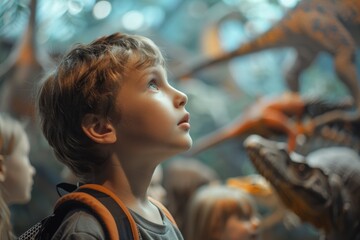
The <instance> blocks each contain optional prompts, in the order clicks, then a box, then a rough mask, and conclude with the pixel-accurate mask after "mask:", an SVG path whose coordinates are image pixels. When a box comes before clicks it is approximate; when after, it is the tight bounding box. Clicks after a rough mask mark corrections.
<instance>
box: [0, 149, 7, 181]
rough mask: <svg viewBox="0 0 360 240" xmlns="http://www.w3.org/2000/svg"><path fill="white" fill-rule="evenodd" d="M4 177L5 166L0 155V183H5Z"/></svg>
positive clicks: (3, 159)
mask: <svg viewBox="0 0 360 240" xmlns="http://www.w3.org/2000/svg"><path fill="white" fill-rule="evenodd" d="M5 176H6V166H5V158H4V156H3V155H1V154H0V182H4V181H5Z"/></svg>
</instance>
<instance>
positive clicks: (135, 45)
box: [38, 33, 186, 181]
mask: <svg viewBox="0 0 360 240" xmlns="http://www.w3.org/2000/svg"><path fill="white" fill-rule="evenodd" d="M164 65H165V62H164V58H163V56H162V54H161V52H160V50H159V48H158V47H157V46H156V45H155V44H154V43H153V42H152V41H151V40H150V39H148V38H145V37H142V36H137V35H127V34H121V33H116V34H113V35H110V36H105V37H102V38H100V39H98V40H95V41H93V42H91V43H90V44H83V45H77V46H75V47H74V48H73V49H72V50H71V51H70V52H69V53H68V54H66V55H65V56H64V58H63V60H62V61H61V62H60V64H59V66H58V67H57V68H56V69H55V71H54V72H52V73H51V74H50V75H49V76H48V77H47V78H46V79H45V81H44V82H43V83H42V86H41V87H40V91H39V94H38V110H39V114H40V119H41V126H42V130H43V133H44V135H45V137H46V138H47V140H48V141H49V144H50V145H51V146H52V148H53V149H54V152H55V154H56V156H57V158H58V159H59V160H60V161H62V162H63V163H65V164H66V165H67V166H68V167H69V168H70V169H71V170H72V171H73V172H74V173H75V175H76V176H77V177H79V178H80V180H85V181H86V180H88V178H89V176H91V174H92V173H94V172H95V169H98V167H99V166H101V164H102V163H104V162H105V161H106V160H107V159H108V158H109V152H108V151H101V150H100V147H101V148H102V149H104V146H105V145H110V144H101V143H102V142H101V140H99V139H97V140H98V141H97V140H96V141H94V137H95V138H96V137H97V136H101V137H102V136H104V135H105V133H106V132H105V131H107V130H108V129H107V128H106V127H107V125H106V124H107V123H110V124H111V125H112V126H113V129H115V130H116V131H120V130H119V129H120V127H119V125H121V124H123V125H124V124H127V125H128V127H129V128H130V127H131V126H132V125H134V124H138V126H137V128H139V127H142V125H140V124H139V123H138V122H135V121H133V122H131V121H128V119H127V116H126V115H127V114H129V113H128V112H129V110H128V109H131V108H133V109H135V110H134V111H138V112H139V111H143V110H144V109H139V108H138V106H133V105H132V104H133V103H132V100H133V99H132V98H133V96H134V94H132V95H131V94H130V95H126V94H124V95H122V96H120V93H122V92H124V89H126V91H127V90H128V89H129V88H127V85H128V83H129V82H132V83H131V84H133V85H134V84H137V83H136V82H137V81H138V80H139V79H134V75H135V74H138V72H141V71H144V69H148V68H151V67H153V66H161V69H163V68H164ZM149 74H150V73H149ZM147 77H148V76H147ZM154 78H156V76H155V77H154ZM163 78H164V77H163V76H161V81H163ZM135 80H136V81H135ZM164 81H166V83H164V84H166V85H168V84H167V79H165V80H164ZM148 86H149V87H151V88H155V87H154V86H155V83H154V84H153V83H148ZM144 90H145V89H144ZM153 90H154V91H155V90H156V89H153ZM126 91H125V92H126ZM127 92H129V91H127ZM136 94H138V93H136ZM144 94H145V92H144ZM119 96H120V97H119ZM144 96H145V95H144ZM185 97H186V96H185ZM119 98H120V99H119ZM184 101H185V102H186V100H184ZM145 102H146V101H145ZM124 109H125V110H126V111H125V110H124ZM123 110H124V112H123ZM131 113H133V112H131ZM154 114H156V113H154ZM131 120H133V119H131ZM96 121H97V122H96ZM97 123H99V124H97ZM91 125H93V126H91ZM89 126H90V127H89ZM104 126H105V127H104ZM103 127H104V128H103ZM85 128H86V129H85ZM89 129H90V130H89ZM123 129H125V130H127V128H123ZM139 129H141V128H139ZM154 129H155V128H154ZM103 133H104V134H103ZM101 134H103V135H101ZM126 134H127V133H123V132H122V133H121V134H120V133H118V132H117V133H116V135H117V136H116V137H117V138H120V135H121V137H122V138H121V141H123V140H124V139H123V138H125V136H126ZM90 135H91V136H90ZM126 137H128V136H126ZM130 137H133V136H130ZM130 137H129V138H128V139H125V140H126V141H128V140H129V141H130ZM137 137H138V140H139V141H140V140H142V138H141V135H139V136H137ZM113 140H114V139H109V138H107V139H105V141H106V143H109V142H110V141H113ZM117 141H118V142H119V141H120V140H119V139H117ZM123 143H124V142H123Z"/></svg>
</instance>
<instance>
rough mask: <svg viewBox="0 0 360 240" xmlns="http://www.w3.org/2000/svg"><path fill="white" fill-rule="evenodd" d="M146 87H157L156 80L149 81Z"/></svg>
mask: <svg viewBox="0 0 360 240" xmlns="http://www.w3.org/2000/svg"><path fill="white" fill-rule="evenodd" d="M148 87H149V88H150V89H153V90H158V89H159V87H158V84H157V83H156V81H155V80H154V79H153V80H151V81H150V82H149V84H148Z"/></svg>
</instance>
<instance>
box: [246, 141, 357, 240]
mask: <svg viewBox="0 0 360 240" xmlns="http://www.w3.org/2000/svg"><path fill="white" fill-rule="evenodd" d="M244 145H245V148H246V150H247V152H248V155H249V157H250V159H251V160H252V163H253V165H254V166H255V167H256V169H257V170H258V172H259V173H260V174H261V175H263V176H264V177H265V178H266V179H267V180H268V181H269V182H270V183H271V185H272V186H273V187H274V189H275V191H276V192H277V194H278V196H279V197H280V199H281V201H282V202H283V203H284V204H285V206H287V207H288V208H289V209H290V210H292V211H293V212H294V213H295V214H297V215H298V216H299V217H300V219H301V220H302V221H304V222H309V223H311V224H312V225H314V226H315V227H316V228H318V229H319V230H321V231H322V232H323V233H324V235H325V239H327V240H335V239H336V240H338V239H342V240H358V239H360V205H359V203H360V157H359V155H358V153H357V152H355V151H354V150H352V149H351V148H347V147H330V148H322V149H319V150H317V151H314V152H312V153H310V154H308V155H307V156H303V155H299V154H297V153H295V152H293V153H289V152H288V151H287V150H286V146H285V145H284V144H283V143H281V142H276V141H271V140H267V139H265V138H262V137H260V136H258V135H251V136H249V137H248V138H247V139H246V141H245V142H244Z"/></svg>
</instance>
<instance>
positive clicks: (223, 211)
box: [186, 185, 259, 240]
mask: <svg viewBox="0 0 360 240" xmlns="http://www.w3.org/2000/svg"><path fill="white" fill-rule="evenodd" d="M256 214H257V212H256V209H255V208H254V206H253V204H252V200H251V198H250V197H249V196H248V195H247V194H246V193H244V192H243V191H241V190H240V189H237V188H232V187H229V186H226V185H207V186H204V187H202V188H200V189H199V190H198V191H197V192H196V193H195V195H194V197H193V198H192V199H191V202H190V204H189V208H188V218H187V226H188V227H187V233H186V234H187V238H186V239H188V240H205V239H206V240H255V239H259V238H258V233H257V229H258V225H259V222H258V219H257V217H256Z"/></svg>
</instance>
